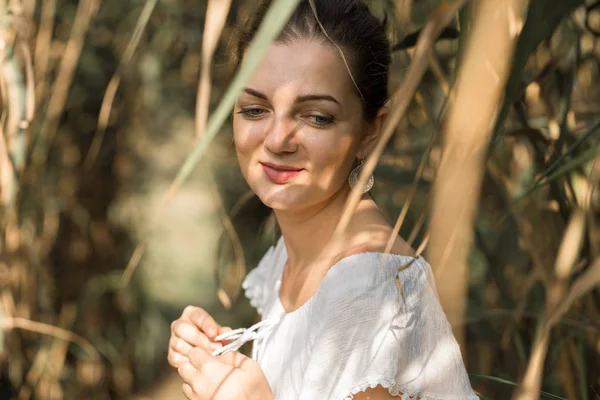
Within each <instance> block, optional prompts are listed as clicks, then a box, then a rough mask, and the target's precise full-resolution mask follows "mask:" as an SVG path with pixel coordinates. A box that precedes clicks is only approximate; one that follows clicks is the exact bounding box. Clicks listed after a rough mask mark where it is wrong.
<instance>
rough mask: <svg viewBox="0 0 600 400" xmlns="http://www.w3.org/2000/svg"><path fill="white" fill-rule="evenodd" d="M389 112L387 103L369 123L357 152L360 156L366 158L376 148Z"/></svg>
mask: <svg viewBox="0 0 600 400" xmlns="http://www.w3.org/2000/svg"><path fill="white" fill-rule="evenodd" d="M388 114H389V109H388V107H387V105H384V106H383V107H381V108H380V109H379V111H377V115H376V116H375V119H374V120H373V121H369V122H368V123H367V129H366V132H365V136H364V137H363V139H362V142H361V143H360V147H359V149H358V153H357V154H356V156H357V157H358V158H366V157H367V156H368V155H369V154H371V151H373V148H375V145H376V144H377V140H378V139H379V137H380V136H381V133H382V132H383V126H384V125H385V121H386V120H387V117H388Z"/></svg>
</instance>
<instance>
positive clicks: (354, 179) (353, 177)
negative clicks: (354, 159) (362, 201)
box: [348, 158, 375, 193]
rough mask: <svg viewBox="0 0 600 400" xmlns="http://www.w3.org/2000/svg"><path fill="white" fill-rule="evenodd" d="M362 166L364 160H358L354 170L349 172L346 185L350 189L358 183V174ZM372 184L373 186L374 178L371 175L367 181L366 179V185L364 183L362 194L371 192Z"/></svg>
mask: <svg viewBox="0 0 600 400" xmlns="http://www.w3.org/2000/svg"><path fill="white" fill-rule="evenodd" d="M364 164H365V159H364V158H363V159H362V160H360V164H358V166H357V167H356V168H354V169H353V170H352V172H350V176H349V177H348V185H350V189H354V187H355V186H356V184H357V183H358V174H360V170H361V169H362V167H363V165H364ZM374 184H375V178H374V177H373V175H372V174H371V176H369V179H367V183H365V187H364V188H363V193H367V192H368V191H369V190H371V188H372V187H373V185H374Z"/></svg>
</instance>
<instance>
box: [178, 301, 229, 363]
mask: <svg viewBox="0 0 600 400" xmlns="http://www.w3.org/2000/svg"><path fill="white" fill-rule="evenodd" d="M229 331H231V328H229V327H222V326H221V325H219V324H217V323H216V322H215V320H214V319H213V318H212V317H211V316H210V314H209V313H207V312H206V311H205V310H203V309H202V308H200V307H193V306H187V307H186V308H185V310H183V313H182V314H181V317H180V318H179V319H178V320H176V321H174V322H173V323H172V324H171V339H170V340H169V355H168V357H167V358H168V360H169V364H171V366H173V367H175V368H178V367H179V366H180V365H181V364H182V363H186V362H189V359H188V353H189V352H190V350H191V349H193V348H194V347H200V348H202V349H204V350H206V351H208V352H211V353H212V352H213V351H214V350H216V349H219V348H221V347H223V344H226V343H223V342H215V341H213V340H212V339H214V338H215V337H216V336H217V335H221V334H223V333H226V332H229Z"/></svg>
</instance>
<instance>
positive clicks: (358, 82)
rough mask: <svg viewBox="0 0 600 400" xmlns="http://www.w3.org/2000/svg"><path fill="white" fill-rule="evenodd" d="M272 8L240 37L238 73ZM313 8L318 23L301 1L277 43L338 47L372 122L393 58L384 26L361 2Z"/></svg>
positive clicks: (335, 1) (323, 2)
mask: <svg viewBox="0 0 600 400" xmlns="http://www.w3.org/2000/svg"><path fill="white" fill-rule="evenodd" d="M270 4H271V1H270V0H267V1H265V2H263V4H262V5H261V6H260V8H259V10H258V11H257V13H256V14H254V15H255V17H254V18H253V19H252V20H251V21H250V23H249V24H248V27H247V29H246V30H245V31H243V32H241V33H240V36H239V41H238V44H237V48H236V52H235V56H236V59H237V60H236V69H237V67H238V66H239V63H240V62H241V59H242V57H243V56H244V53H245V51H246V50H247V48H248V46H249V45H250V42H251V41H252V39H253V38H254V36H255V34H256V32H257V30H258V28H259V26H260V24H261V22H262V21H263V19H264V17H265V14H266V12H267V9H268V7H269V5H270ZM314 4H315V9H316V14H317V17H318V20H317V19H316V18H315V13H314V12H313V8H312V6H311V4H310V1H309V0H301V1H300V4H299V5H298V8H297V9H296V11H295V12H294V13H293V14H292V16H291V18H290V20H289V21H288V23H287V24H286V26H285V27H284V28H283V30H282V32H281V34H280V35H279V37H278V38H277V40H276V42H279V43H289V42H291V41H293V40H297V39H311V40H313V39H316V40H320V41H322V42H323V43H327V44H330V45H332V46H334V47H335V46H337V47H339V49H340V50H341V51H342V53H343V55H344V58H345V59H346V61H347V62H348V65H349V67H350V72H351V73H352V79H353V80H354V85H355V88H356V89H357V92H358V95H359V96H360V97H361V98H362V100H363V104H364V111H365V119H367V120H373V119H374V118H375V117H376V115H377V111H378V110H379V109H380V108H381V106H383V105H384V104H385V102H386V101H387V97H388V71H389V65H390V61H391V56H390V44H389V41H388V38H387V36H386V32H385V26H384V24H382V23H381V22H380V21H379V20H378V19H377V18H375V16H373V14H371V12H370V11H369V8H368V7H367V5H366V4H364V3H362V2H361V1H360V0H314ZM319 22H320V24H321V25H322V28H321V25H319ZM323 30H324V31H325V33H324V32H323ZM332 42H333V43H332ZM335 50H337V48H335Z"/></svg>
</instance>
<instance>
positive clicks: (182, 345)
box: [169, 336, 193, 355]
mask: <svg viewBox="0 0 600 400" xmlns="http://www.w3.org/2000/svg"><path fill="white" fill-rule="evenodd" d="M169 349H171V350H174V351H176V352H178V353H181V354H184V355H186V354H187V353H189V351H190V350H191V349H193V346H192V345H191V344H189V343H188V342H186V341H185V340H183V339H182V338H180V337H179V336H171V339H170V340H169Z"/></svg>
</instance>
